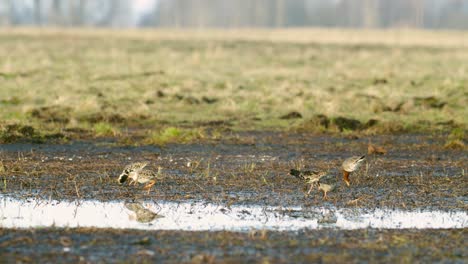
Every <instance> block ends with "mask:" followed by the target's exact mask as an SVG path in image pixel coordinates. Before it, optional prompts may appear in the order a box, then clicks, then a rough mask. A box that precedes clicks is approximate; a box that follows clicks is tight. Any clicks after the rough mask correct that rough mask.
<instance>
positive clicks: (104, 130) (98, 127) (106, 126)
mask: <svg viewBox="0 0 468 264" xmlns="http://www.w3.org/2000/svg"><path fill="white" fill-rule="evenodd" d="M93 131H94V133H95V135H96V136H98V137H99V136H116V135H118V134H119V129H118V128H116V127H115V126H113V125H112V124H110V123H107V122H99V123H96V124H94V125H93Z"/></svg>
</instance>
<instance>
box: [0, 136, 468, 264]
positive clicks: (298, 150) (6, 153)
mask: <svg viewBox="0 0 468 264" xmlns="http://www.w3.org/2000/svg"><path fill="white" fill-rule="evenodd" d="M445 140H446V136H432V135H429V136H427V135H389V136H383V135H381V136H373V137H362V136H361V137H359V138H356V137H330V136H324V135H310V134H301V133H279V132H245V133H233V134H231V135H229V137H226V138H225V139H222V140H219V141H210V142H200V143H197V144H172V145H171V144H169V145H166V146H164V147H161V146H153V145H148V146H138V147H133V146H121V145H119V144H118V142H115V141H113V140H107V141H106V140H100V141H75V142H71V143H69V144H59V145H53V144H27V143H24V144H19V143H16V144H3V145H1V147H0V161H1V163H0V191H1V193H2V194H3V195H6V196H12V197H16V198H24V199H34V198H41V199H56V200H81V199H97V200H102V201H111V200H119V201H132V200H153V201H161V200H165V201H187V200H205V201H208V202H213V203H217V204H223V205H224V206H227V207H229V206H230V205H233V204H258V205H270V206H301V207H302V208H307V207H309V206H325V207H327V206H336V207H351V208H352V207H361V208H369V209H373V208H390V209H391V208H395V209H406V210H442V211H451V210H458V211H460V210H467V209H468V206H467V202H468V192H467V190H468V188H467V187H468V186H467V183H468V181H467V178H466V171H467V168H468V166H467V165H468V160H467V155H466V154H467V153H466V151H464V150H463V149H446V148H444V145H445ZM369 142H372V144H375V145H377V146H380V147H383V148H384V149H385V150H386V154H385V155H375V154H372V155H369V156H368V158H367V161H366V164H364V165H363V166H362V167H361V169H360V170H359V172H357V173H354V174H351V177H350V178H351V186H350V187H347V186H346V185H345V184H343V181H342V180H341V172H340V171H339V166H340V164H341V162H342V160H343V159H344V158H346V157H348V156H351V155H362V154H365V153H367V150H368V144H369ZM143 160H144V161H149V162H150V165H149V168H151V169H153V170H157V167H158V166H161V167H162V168H163V175H162V176H161V179H160V180H159V181H158V183H157V184H156V185H155V186H154V188H153V189H152V191H151V192H150V193H149V194H147V193H146V191H144V190H142V186H128V185H127V184H124V185H119V184H118V183H117V177H118V175H119V174H120V173H121V171H122V169H123V167H124V166H125V165H126V164H128V163H129V162H134V161H143ZM291 168H299V169H318V170H327V171H328V172H329V176H328V177H327V178H325V179H324V181H326V182H331V183H335V184H337V188H336V189H335V190H334V191H332V192H329V193H328V199H327V200H323V199H322V194H321V193H319V192H318V191H317V190H314V191H313V192H312V194H311V195H310V196H309V197H306V196H305V192H306V191H307V189H308V186H307V184H305V183H304V182H302V181H300V180H299V179H296V178H295V177H293V176H291V175H289V170H290V169H291ZM465 241H468V239H467V232H466V229H456V230H430V229H429V230H428V229H422V230H413V229H411V230H407V229H403V230H402V229H400V230H398V229H395V230H375V229H360V230H348V231H346V230H335V229H320V230H301V231H298V232H279V231H252V232H227V231H224V232H205V231H203V232H187V231H138V230H120V229H84V228H73V229H49V228H46V229H32V230H24V229H20V230H18V229H5V228H0V255H1V256H2V259H3V260H5V261H6V262H18V261H19V262H35V261H36V260H38V259H40V260H41V262H44V263H46V262H50V263H52V262H54V263H56V262H57V260H61V261H62V262H83V263H85V262H92V263H95V262H119V263H121V262H154V261H167V262H175V263H181V262H194V263H201V262H205V263H210V262H227V263H229V262H233V263H236V262H240V261H242V262H249V261H250V262H279V263H281V262H284V263H286V262H294V263H305V262H331V263H337V262H341V263H343V262H349V263H356V262H375V261H378V262H399V263H414V262H439V261H442V262H444V263H463V262H465V261H466V259H467V257H468V253H467V251H466V248H467V244H466V242H465Z"/></svg>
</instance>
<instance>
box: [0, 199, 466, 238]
mask: <svg viewBox="0 0 468 264" xmlns="http://www.w3.org/2000/svg"><path fill="white" fill-rule="evenodd" d="M50 226H55V227H98V228H132V229H148V230H212V231H213V230H232V231H247V230H251V229H270V230H290V231H292V230H299V229H303V228H309V229H317V228H337V229H358V228H390V229H398V228H466V227H468V215H467V213H466V212H462V211H456V212H441V211H399V210H384V209H375V210H363V209H351V208H344V209H338V208H333V207H328V208H321V207H315V208H304V209H301V208H300V207H292V208H281V207H270V206H259V205H244V206H240V205H235V206H234V205H233V206H231V207H229V208H228V207H225V206H222V205H215V204H211V203H203V202H183V203H178V202H158V203H155V202H143V203H125V202H116V201H113V202H98V201H80V202H59V201H46V200H32V201H25V200H18V199H13V198H9V197H3V198H2V197H0V227H4V228H30V227H50Z"/></svg>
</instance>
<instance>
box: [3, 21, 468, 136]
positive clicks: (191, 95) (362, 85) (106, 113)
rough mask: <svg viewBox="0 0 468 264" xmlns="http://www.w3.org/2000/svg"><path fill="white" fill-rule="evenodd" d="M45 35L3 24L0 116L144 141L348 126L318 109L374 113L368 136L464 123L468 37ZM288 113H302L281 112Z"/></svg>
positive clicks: (358, 115)
mask: <svg viewBox="0 0 468 264" xmlns="http://www.w3.org/2000/svg"><path fill="white" fill-rule="evenodd" d="M41 32H42V33H41V34H39V33H38V32H37V31H33V30H31V29H18V30H3V31H0V41H2V49H0V57H1V58H2V60H1V61H0V73H1V74H0V80H1V82H2V88H1V89H0V118H1V120H3V122H15V123H24V124H39V126H37V127H40V128H41V129H52V130H59V129H60V128H63V127H67V128H70V127H72V128H73V127H84V128H88V127H90V128H91V130H92V131H93V132H94V133H95V134H96V135H99V136H104V135H105V136H119V135H121V133H119V129H118V127H120V128H122V130H125V128H126V127H131V128H139V129H147V130H148V131H156V132H150V135H149V136H147V142H149V143H158V142H159V143H164V142H172V141H175V142H184V141H185V142H186V141H190V138H197V137H200V135H197V133H198V132H196V133H194V134H191V133H188V134H189V135H187V131H185V132H183V131H182V132H181V131H179V132H180V133H179V134H178V132H177V129H180V128H181V127H184V128H194V131H196V130H197V129H198V128H199V127H200V126H203V125H204V124H209V123H210V122H213V121H226V122H228V123H229V125H228V126H229V127H230V128H231V129H233V130H264V129H268V130H289V129H291V128H297V127H307V129H308V130H309V131H315V132H324V131H331V132H339V133H342V132H344V133H348V132H347V131H348V130H346V129H345V130H343V129H337V128H336V127H334V126H333V125H331V126H329V127H324V126H321V125H319V126H316V125H314V126H312V127H311V126H310V125H309V126H308V125H307V122H309V120H311V119H313V118H314V116H316V115H317V114H323V115H325V116H327V117H328V118H330V120H332V119H334V118H337V117H346V118H352V119H356V120H359V121H360V122H362V123H366V122H367V121H368V120H370V119H377V120H379V123H378V125H377V126H376V127H373V128H371V129H369V130H368V132H369V133H387V132H390V133H391V132H394V131H399V132H412V131H415V132H418V131H431V130H439V125H437V124H438V123H450V122H451V123H450V124H452V125H451V126H452V127H461V129H465V127H466V118H465V117H466V116H468V108H467V107H466V104H467V103H468V99H467V97H468V94H467V93H466V89H464V87H466V84H467V78H466V76H468V67H467V66H466V61H468V51H467V49H466V48H464V45H467V44H466V43H465V44H464V42H460V41H457V40H460V38H462V37H463V36H465V33H460V32H427V31H402V32H394V31H389V32H387V31H355V30H350V31H346V30H331V31H327V30H321V29H313V30H302V31H301V30H298V29H293V30H290V31H268V30H258V31H254V30H240V31H231V32H224V33H223V32H221V31H206V32H189V31H173V32H171V31H164V30H163V31H145V30H143V31H124V32H120V31H119V32H114V31H107V30H72V31H60V30H58V31H57V30H43V31H41ZM255 32H256V33H257V34H253V33H255ZM327 33H329V34H328V35H327ZM434 39H436V40H437V41H434ZM421 98H422V99H421ZM51 106H53V109H54V112H50V111H49V112H47V111H44V110H41V107H51ZM35 110H36V113H39V114H38V115H36V116H31V114H30V113H32V112H33V111H35ZM37 111H39V112H37ZM41 111H42V112H41ZM292 111H296V112H299V113H300V114H301V115H302V118H299V119H280V117H281V116H283V115H285V114H287V113H289V112H292ZM52 114H53V115H54V116H52V117H51V118H48V115H52ZM38 116H39V117H38ZM90 116H91V117H97V118H94V119H95V120H90V118H89V117H90ZM63 117H66V118H65V119H64V118H63ZM57 118H59V120H57ZM160 124H163V126H167V127H174V128H177V129H173V130H168V131H166V132H165V131H161V125H160ZM166 129H167V128H166ZM189 130H190V129H189ZM218 136H219V135H218Z"/></svg>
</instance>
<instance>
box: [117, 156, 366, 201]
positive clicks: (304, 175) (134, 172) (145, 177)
mask: <svg viewBox="0 0 468 264" xmlns="http://www.w3.org/2000/svg"><path fill="white" fill-rule="evenodd" d="M365 159H366V156H365V155H363V156H352V157H350V158H347V159H345V160H344V161H343V164H342V165H341V169H342V171H343V180H344V182H345V183H346V185H347V186H350V180H349V175H350V174H351V173H352V172H354V171H356V170H357V169H359V167H360V165H361V163H362V162H363V161H364V160H365ZM147 165H148V162H134V163H131V164H129V165H127V166H125V168H124V170H123V171H122V173H121V174H120V176H119V178H118V182H119V184H123V183H124V182H126V181H127V180H129V181H130V183H129V185H132V184H134V185H135V184H137V183H145V184H146V185H145V186H144V187H143V189H144V190H147V191H148V193H149V192H150V190H151V187H153V186H154V185H155V184H156V181H157V179H158V177H159V176H160V175H161V167H158V171H157V172H154V171H152V170H148V169H145V167H146V166H147ZM290 174H291V175H293V176H295V177H297V178H299V179H301V180H304V181H306V182H307V183H309V184H310V188H309V190H308V192H307V195H309V194H310V192H311V191H312V189H313V187H314V186H317V188H318V189H319V190H320V191H322V192H323V199H327V192H330V191H332V190H333V189H334V188H335V185H333V184H326V183H321V182H320V179H322V178H323V177H324V176H326V175H327V174H328V173H327V172H324V171H318V172H317V171H300V170H296V169H291V171H290Z"/></svg>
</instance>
